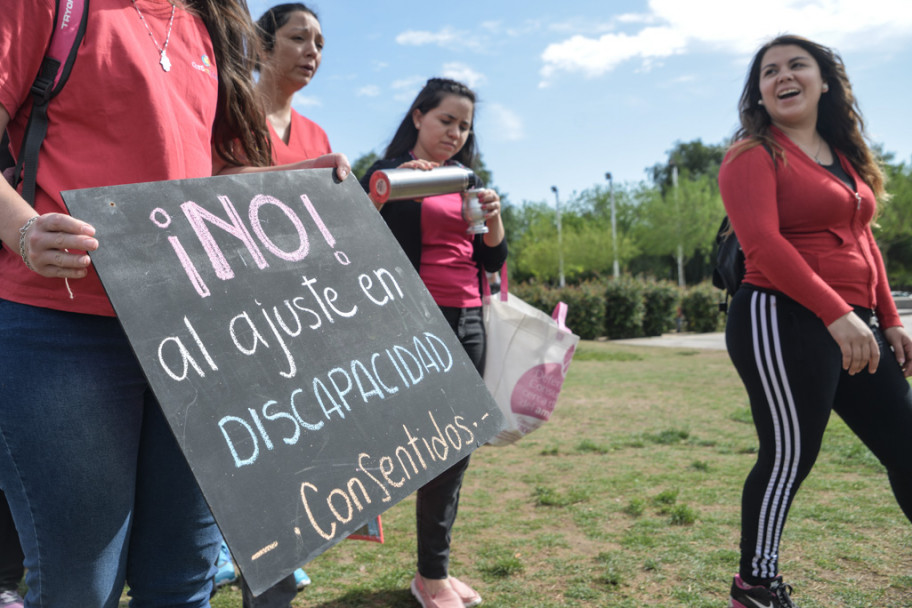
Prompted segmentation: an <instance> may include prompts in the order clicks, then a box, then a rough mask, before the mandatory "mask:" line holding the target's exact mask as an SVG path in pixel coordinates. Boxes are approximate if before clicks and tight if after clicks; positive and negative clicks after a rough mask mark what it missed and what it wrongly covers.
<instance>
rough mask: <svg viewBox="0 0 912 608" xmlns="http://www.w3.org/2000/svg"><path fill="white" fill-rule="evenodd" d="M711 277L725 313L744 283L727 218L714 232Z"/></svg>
mask: <svg viewBox="0 0 912 608" xmlns="http://www.w3.org/2000/svg"><path fill="white" fill-rule="evenodd" d="M763 148H764V149H765V150H766V151H767V152H768V153H769V155H770V158H772V159H773V166H775V164H776V157H775V155H774V154H773V151H772V149H771V148H770V147H769V146H768V145H766V144H765V143H764V144H763ZM712 259H713V276H712V284H713V286H714V287H717V288H719V289H722V290H724V291H725V295H726V301H724V302H720V303H719V310H721V311H722V312H725V311H726V310H728V304H727V299H728V298H731V297H733V296H734V295H735V292H736V291H738V288H739V287H741V282H742V281H744V273H745V266H744V251H742V250H741V243H739V242H738V236H737V235H736V234H735V231H734V229H733V228H732V225H731V222H730V221H729V220H728V216H727V215H726V216H725V217H723V218H722V224H721V225H720V226H719V230H718V232H716V242H715V246H714V247H713V254H712Z"/></svg>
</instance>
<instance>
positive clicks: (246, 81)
mask: <svg viewBox="0 0 912 608" xmlns="http://www.w3.org/2000/svg"><path fill="white" fill-rule="evenodd" d="M187 8H188V10H191V11H193V12H194V13H195V14H197V15H199V17H200V18H201V19H202V20H203V23H205V24H206V29H207V30H208V31H209V37H210V38H211V39H212V48H213V51H214V54H215V61H216V66H218V108H217V110H216V114H215V124H214V125H213V128H212V145H213V147H214V148H215V152H216V153H217V154H219V155H220V156H221V157H222V158H223V159H224V160H225V161H226V162H228V163H229V164H232V165H245V164H249V165H254V166H268V165H270V164H272V147H271V145H270V142H269V131H268V130H267V128H266V117H265V115H264V113H263V109H262V106H261V105H260V103H259V99H258V97H257V95H256V92H255V90H254V87H253V76H252V74H253V66H254V64H255V62H256V57H257V55H258V53H259V46H260V42H259V38H258V36H257V34H256V29H255V26H254V25H253V21H252V19H251V18H250V11H249V10H248V9H247V3H246V2H245V0H188V1H187Z"/></svg>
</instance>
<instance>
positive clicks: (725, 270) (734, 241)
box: [712, 215, 744, 311]
mask: <svg viewBox="0 0 912 608" xmlns="http://www.w3.org/2000/svg"><path fill="white" fill-rule="evenodd" d="M713 249H714V250H715V251H714V254H713V260H714V262H715V265H714V267H713V276H712V283H713V285H714V286H715V287H718V288H719V289H723V290H725V293H726V294H727V295H728V297H732V296H734V295H735V292H736V291H738V288H739V287H741V282H742V281H743V280H744V252H743V251H741V243H739V242H738V237H737V235H735V231H734V230H732V227H731V222H730V221H728V216H727V215H726V216H725V217H724V218H722V224H721V225H720V226H719V231H718V232H717V233H716V245H715V247H714V248H713ZM720 306H722V307H723V311H724V310H725V308H726V307H725V305H724V304H722V305H720Z"/></svg>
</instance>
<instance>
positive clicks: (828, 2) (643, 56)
mask: <svg viewBox="0 0 912 608" xmlns="http://www.w3.org/2000/svg"><path fill="white" fill-rule="evenodd" d="M248 4H249V6H250V11H251V13H252V14H253V16H254V18H258V17H259V16H260V15H261V14H262V13H263V11H265V10H266V9H267V8H268V7H269V6H271V5H272V4H273V2H271V1H269V0H248ZM308 5H309V6H312V8H314V9H315V10H316V11H317V13H318V14H319V16H320V21H321V24H322V27H323V33H324V36H325V38H326V47H325V48H324V52H323V63H322V65H321V67H320V70H319V72H317V74H316V76H315V77H314V79H313V81H312V82H311V83H310V85H308V86H307V87H306V88H304V89H303V90H302V91H301V92H300V93H299V94H298V96H297V97H296V99H295V108H296V109H297V110H298V111H299V112H301V113H302V114H304V115H305V116H308V117H309V118H311V119H313V120H315V121H316V122H317V123H319V124H320V125H321V126H322V127H323V128H324V129H325V130H326V132H327V134H328V135H329V139H330V142H331V144H332V146H333V149H334V150H336V151H339V152H344V153H346V154H347V155H348V156H349V158H350V159H351V160H352V162H354V161H355V159H357V158H358V157H359V156H361V155H362V154H365V153H367V152H370V151H371V150H374V151H376V152H378V153H381V152H382V150H383V149H384V148H385V146H386V144H387V143H389V139H390V137H391V136H392V134H393V131H394V130H395V128H396V126H397V125H398V123H399V121H400V120H401V119H402V116H403V115H404V113H405V111H406V110H407V109H408V106H409V104H410V103H411V101H412V99H413V98H414V96H415V94H416V93H417V92H418V90H419V89H420V87H421V85H422V84H423V83H424V82H425V81H426V80H427V79H428V78H430V77H432V76H449V77H452V78H456V79H459V80H462V81H464V82H466V83H467V84H469V85H470V86H472V87H473V88H474V89H475V90H476V92H477V93H478V95H479V104H478V106H477V109H476V125H475V126H476V133H477V135H478V139H479V143H480V147H481V151H482V153H483V156H484V159H485V163H486V165H487V166H488V168H489V169H490V170H491V171H492V173H493V176H494V185H496V186H497V187H498V189H499V190H501V191H502V192H505V193H507V195H508V197H509V201H510V202H512V203H514V204H520V203H522V202H523V201H546V202H548V203H549V204H553V203H554V194H553V193H552V192H551V186H557V187H558V189H559V193H560V194H559V195H560V198H561V202H566V201H567V200H568V199H570V198H572V197H573V195H574V193H575V192H580V191H582V190H585V189H587V188H591V187H593V186H595V185H603V186H604V185H607V182H606V180H605V173H606V172H609V171H610V172H611V173H612V174H613V177H614V181H615V184H617V185H620V184H622V183H629V182H638V181H640V180H643V179H645V178H646V173H645V169H646V168H647V167H651V166H652V165H653V164H655V163H658V162H664V161H665V160H666V157H667V154H666V153H667V151H668V150H669V149H671V148H672V147H673V145H674V143H675V142H676V141H691V140H693V139H698V138H699V139H702V140H703V141H704V142H705V143H721V142H723V141H727V139H728V138H729V137H730V136H731V134H732V133H733V131H734V129H735V127H736V126H737V112H736V104H737V100H738V97H739V95H740V92H741V88H742V86H743V81H744V76H745V73H746V71H747V64H748V62H749V59H750V57H751V55H752V53H753V51H754V50H755V49H756V48H757V47H758V46H759V45H760V44H761V43H762V42H763V41H765V40H767V39H768V38H770V37H772V36H774V35H776V34H778V33H784V32H789V33H796V34H801V35H803V36H807V37H809V38H811V39H814V40H816V41H818V42H821V43H823V44H826V45H828V46H831V47H834V48H835V49H836V50H837V51H838V52H839V53H840V54H841V55H842V57H843V59H844V61H845V63H846V67H847V69H848V73H849V77H850V79H851V80H852V83H853V86H854V89H855V94H856V97H857V98H858V100H859V102H860V105H861V109H862V112H863V114H864V116H865V119H866V124H867V130H868V133H869V135H870V138H871V139H872V140H873V141H875V142H879V143H881V144H882V145H883V146H884V149H885V150H887V151H888V152H893V153H895V154H896V156H897V158H898V159H899V160H903V161H906V162H909V161H912V110H910V105H912V102H910V100H912V77H910V72H912V3H910V2H909V1H908V0H865V1H861V0H766V1H765V2H756V1H751V2H747V1H745V0H686V1H683V0H651V1H646V0H640V1H636V0H623V1H614V0H563V1H557V2H555V1H551V2H542V1H541V0H523V1H519V0H486V1H479V0H462V1H461V2H454V3H443V2H435V3H428V2H415V1H412V0H394V1H391V2H375V1H369V0H316V1H314V2H310V3H308Z"/></svg>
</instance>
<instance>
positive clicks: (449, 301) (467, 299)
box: [418, 192, 481, 308]
mask: <svg viewBox="0 0 912 608" xmlns="http://www.w3.org/2000/svg"><path fill="white" fill-rule="evenodd" d="M468 227H469V225H468V223H466V221H465V220H464V219H462V195H460V194H459V193H458V192H457V193H453V194H441V195H440V196H429V197H427V198H426V199H424V202H422V203H421V268H420V269H419V270H418V274H419V276H421V279H422V280H423V281H424V284H425V286H427V288H428V291H430V292H431V295H432V296H433V297H434V301H435V302H436V303H437V304H438V305H440V306H453V307H455V308H469V307H472V306H481V294H480V293H479V290H478V266H476V265H475V262H474V260H472V252H473V249H472V240H473V235H470V234H468V232H467V230H468Z"/></svg>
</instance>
